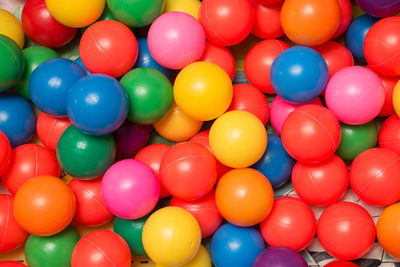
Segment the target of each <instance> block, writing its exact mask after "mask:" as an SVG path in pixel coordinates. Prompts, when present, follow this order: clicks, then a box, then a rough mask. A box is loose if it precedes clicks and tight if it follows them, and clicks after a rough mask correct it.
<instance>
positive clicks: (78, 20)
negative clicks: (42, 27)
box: [46, 0, 106, 28]
mask: <svg viewBox="0 0 400 267" xmlns="http://www.w3.org/2000/svg"><path fill="white" fill-rule="evenodd" d="M105 4H106V0H83V1H82V0H81V1H76V0H74V1H71V0H46V5H47V8H48V9H49V11H50V14H51V15H52V16H53V17H54V18H55V19H56V20H57V21H58V22H60V23H61V24H63V25H65V26H67V27H72V28H82V27H85V26H88V25H90V24H92V23H93V22H95V21H96V20H97V19H98V18H99V17H100V16H101V13H103V10H104V7H105Z"/></svg>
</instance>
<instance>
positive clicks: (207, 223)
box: [170, 189, 222, 238]
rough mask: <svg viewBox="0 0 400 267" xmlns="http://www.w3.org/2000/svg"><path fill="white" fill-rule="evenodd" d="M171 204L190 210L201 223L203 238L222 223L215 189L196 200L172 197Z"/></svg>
mask: <svg viewBox="0 0 400 267" xmlns="http://www.w3.org/2000/svg"><path fill="white" fill-rule="evenodd" d="M170 206H175V207H180V208H183V209H185V210H187V211H189V212H190V213H191V214H192V215H193V216H194V217H195V218H196V220H197V222H198V223H199V225H200V229H201V236H202V238H206V237H208V236H210V235H212V234H213V233H214V232H215V231H216V230H217V229H218V227H219V226H220V225H221V222H222V216H221V214H220V213H219V211H218V209H217V204H216V203H215V190H214V189H213V190H211V191H210V192H209V193H208V194H207V195H205V196H204V197H202V198H200V199H198V200H195V201H186V200H181V199H179V198H176V197H172V199H171V203H170Z"/></svg>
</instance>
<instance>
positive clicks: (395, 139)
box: [378, 114, 400, 155]
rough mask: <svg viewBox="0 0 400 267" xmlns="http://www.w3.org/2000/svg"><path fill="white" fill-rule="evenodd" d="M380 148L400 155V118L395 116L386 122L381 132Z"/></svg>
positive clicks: (379, 138)
mask: <svg viewBox="0 0 400 267" xmlns="http://www.w3.org/2000/svg"><path fill="white" fill-rule="evenodd" d="M378 142H379V147H382V148H386V149H389V150H391V151H393V152H396V153H397V154H399V155H400V118H399V117H398V116H397V115H396V114H393V115H391V116H390V117H389V118H387V119H386V120H385V122H384V123H383V124H382V126H381V129H380V130H379V137H378Z"/></svg>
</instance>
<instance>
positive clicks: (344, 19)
mask: <svg viewBox="0 0 400 267" xmlns="http://www.w3.org/2000/svg"><path fill="white" fill-rule="evenodd" d="M338 4H339V7H340V22H339V27H338V28H337V30H336V32H335V34H333V36H332V39H336V38H338V37H339V36H340V35H342V34H343V33H344V32H345V31H346V30H347V28H348V27H349V26H350V23H351V20H352V19H353V6H352V5H351V1H350V0H338Z"/></svg>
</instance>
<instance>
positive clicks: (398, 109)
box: [392, 82, 400, 116]
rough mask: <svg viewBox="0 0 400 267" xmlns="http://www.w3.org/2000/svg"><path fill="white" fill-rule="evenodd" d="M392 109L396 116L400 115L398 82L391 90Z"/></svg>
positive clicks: (399, 87) (399, 88) (399, 84)
mask: <svg viewBox="0 0 400 267" xmlns="http://www.w3.org/2000/svg"><path fill="white" fill-rule="evenodd" d="M392 100H393V107H394V111H395V112H396V114H397V116H399V114H400V83H399V82H398V83H397V84H396V85H395V87H394V90H393V96H392Z"/></svg>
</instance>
